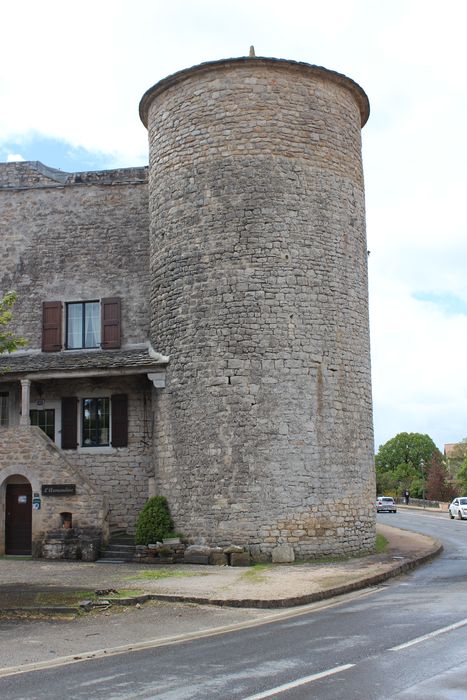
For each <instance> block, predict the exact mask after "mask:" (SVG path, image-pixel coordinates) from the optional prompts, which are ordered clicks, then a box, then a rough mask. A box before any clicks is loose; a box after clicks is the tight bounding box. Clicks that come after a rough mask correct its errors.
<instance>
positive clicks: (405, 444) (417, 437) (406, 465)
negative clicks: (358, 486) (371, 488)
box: [375, 433, 442, 497]
mask: <svg viewBox="0 0 467 700" xmlns="http://www.w3.org/2000/svg"><path fill="white" fill-rule="evenodd" d="M433 456H435V457H436V458H437V459H439V460H440V461H441V460H442V455H441V452H440V451H439V450H438V448H437V447H436V445H435V443H434V442H433V440H432V439H431V438H430V436H429V435H423V434H422V433H399V434H398V435H396V436H395V437H393V438H391V440H388V442H386V443H385V444H384V445H381V446H380V448H379V450H378V454H377V455H376V457H375V464H376V482H377V486H378V492H379V493H387V492H392V493H393V494H394V495H395V494H397V493H402V492H403V491H405V490H407V491H410V494H411V495H412V496H414V497H421V496H422V495H423V491H424V483H425V478H426V470H427V468H428V465H429V464H430V463H431V460H432V458H433Z"/></svg>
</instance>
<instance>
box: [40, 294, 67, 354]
mask: <svg viewBox="0 0 467 700" xmlns="http://www.w3.org/2000/svg"><path fill="white" fill-rule="evenodd" d="M61 349H62V302H61V301H44V302H43V303H42V352H59V351H60V350H61Z"/></svg>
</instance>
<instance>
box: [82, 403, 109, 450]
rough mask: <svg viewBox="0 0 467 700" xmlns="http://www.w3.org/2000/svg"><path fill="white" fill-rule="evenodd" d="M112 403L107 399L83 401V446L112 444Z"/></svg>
mask: <svg viewBox="0 0 467 700" xmlns="http://www.w3.org/2000/svg"><path fill="white" fill-rule="evenodd" d="M109 432H110V401H109V399H108V398H107V397H104V398H93V399H83V417H82V442H81V444H82V446H83V447H103V446H105V445H109V444H110V434H109Z"/></svg>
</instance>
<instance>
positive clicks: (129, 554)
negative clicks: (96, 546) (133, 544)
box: [102, 547, 135, 559]
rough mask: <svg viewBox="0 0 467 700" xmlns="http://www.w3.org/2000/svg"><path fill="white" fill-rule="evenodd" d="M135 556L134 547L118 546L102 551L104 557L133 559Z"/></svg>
mask: <svg viewBox="0 0 467 700" xmlns="http://www.w3.org/2000/svg"><path fill="white" fill-rule="evenodd" d="M134 556H135V550H134V549H121V548H117V547H111V548H110V549H106V550H104V551H103V552H102V557H103V558H104V559H112V558H115V559H133V557H134Z"/></svg>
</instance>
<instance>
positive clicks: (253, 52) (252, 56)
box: [249, 45, 256, 58]
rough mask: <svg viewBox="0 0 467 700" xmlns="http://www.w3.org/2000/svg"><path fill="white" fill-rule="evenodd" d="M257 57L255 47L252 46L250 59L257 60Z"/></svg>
mask: <svg viewBox="0 0 467 700" xmlns="http://www.w3.org/2000/svg"><path fill="white" fill-rule="evenodd" d="M255 56H256V54H255V47H254V46H253V45H251V46H250V53H249V57H250V58H255Z"/></svg>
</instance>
